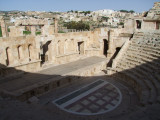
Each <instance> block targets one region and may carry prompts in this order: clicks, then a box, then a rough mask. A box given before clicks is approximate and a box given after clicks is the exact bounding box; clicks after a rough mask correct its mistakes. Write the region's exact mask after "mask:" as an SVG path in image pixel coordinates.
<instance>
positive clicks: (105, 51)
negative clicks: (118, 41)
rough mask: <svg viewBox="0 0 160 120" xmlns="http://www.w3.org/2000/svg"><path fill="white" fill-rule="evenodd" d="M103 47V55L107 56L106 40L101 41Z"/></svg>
mask: <svg viewBox="0 0 160 120" xmlns="http://www.w3.org/2000/svg"><path fill="white" fill-rule="evenodd" d="M103 43H104V47H103V55H105V56H107V51H108V41H107V40H106V39H104V40H103Z"/></svg>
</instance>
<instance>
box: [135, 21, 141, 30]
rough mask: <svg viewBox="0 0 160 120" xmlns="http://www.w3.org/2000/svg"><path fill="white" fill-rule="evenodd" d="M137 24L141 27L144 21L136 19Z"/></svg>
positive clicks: (138, 27)
mask: <svg viewBox="0 0 160 120" xmlns="http://www.w3.org/2000/svg"><path fill="white" fill-rule="evenodd" d="M136 24H137V29H141V24H142V21H141V20H136Z"/></svg>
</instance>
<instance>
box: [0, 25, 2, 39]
mask: <svg viewBox="0 0 160 120" xmlns="http://www.w3.org/2000/svg"><path fill="white" fill-rule="evenodd" d="M0 37H2V30H1V26H0Z"/></svg>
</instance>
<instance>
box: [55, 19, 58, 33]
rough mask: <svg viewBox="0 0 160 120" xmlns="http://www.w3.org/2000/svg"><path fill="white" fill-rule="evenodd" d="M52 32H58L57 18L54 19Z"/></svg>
mask: <svg viewBox="0 0 160 120" xmlns="http://www.w3.org/2000/svg"><path fill="white" fill-rule="evenodd" d="M54 33H58V20H57V18H55V19H54Z"/></svg>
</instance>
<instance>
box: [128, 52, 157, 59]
mask: <svg viewBox="0 0 160 120" xmlns="http://www.w3.org/2000/svg"><path fill="white" fill-rule="evenodd" d="M126 54H129V55H132V54H134V55H138V56H142V57H145V58H148V59H151V60H153V59H157V58H158V57H153V56H151V55H148V54H145V53H142V52H137V51H136V52H135V51H129V50H127V51H126Z"/></svg>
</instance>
